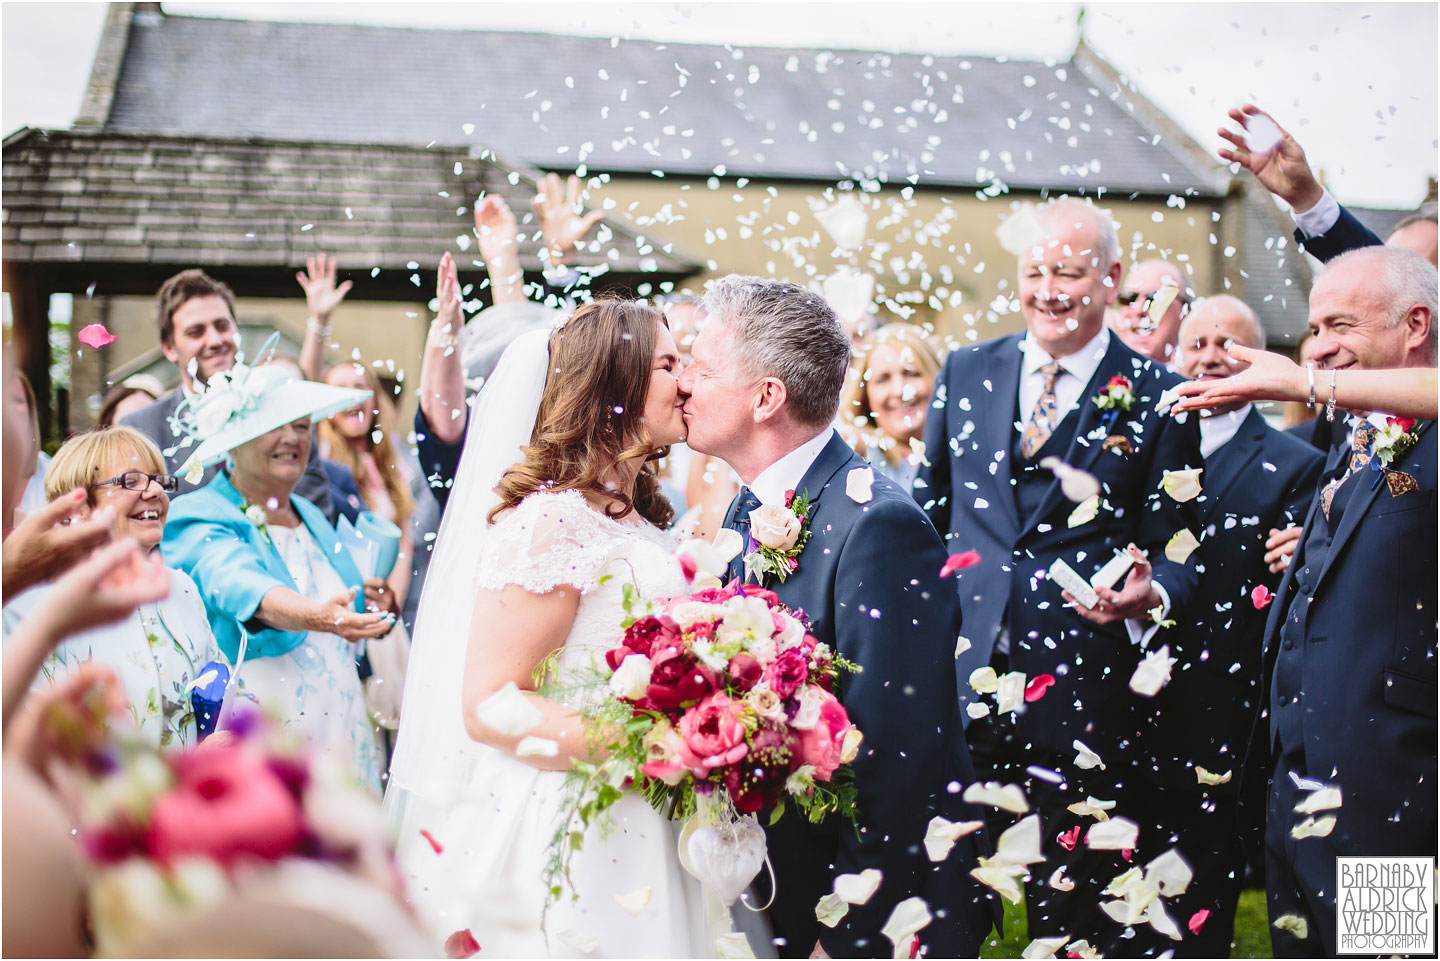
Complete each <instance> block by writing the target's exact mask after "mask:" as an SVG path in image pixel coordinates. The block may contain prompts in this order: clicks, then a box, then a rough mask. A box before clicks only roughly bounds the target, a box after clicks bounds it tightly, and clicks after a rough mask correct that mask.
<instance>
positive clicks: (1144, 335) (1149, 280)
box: [1105, 259, 1195, 364]
mask: <svg viewBox="0 0 1440 961" xmlns="http://www.w3.org/2000/svg"><path fill="white" fill-rule="evenodd" d="M1172 290H1173V291H1174V293H1173V294H1172V293H1171V291H1172ZM1162 297H1169V298H1170V303H1169V304H1168V305H1167V306H1166V307H1165V310H1164V311H1162V312H1161V313H1160V316H1158V317H1156V316H1153V313H1154V311H1153V308H1154V306H1155V304H1156V303H1157V301H1159V300H1160V298H1162ZM1194 299H1195V288H1194V287H1192V286H1191V284H1190V278H1189V277H1188V276H1186V274H1185V270H1184V268H1182V267H1180V266H1179V265H1178V264H1172V263H1170V261H1168V260H1159V259H1153V260H1142V261H1141V262H1140V263H1138V264H1136V265H1135V266H1134V267H1132V268H1130V273H1129V274H1127V275H1126V277H1125V283H1124V284H1123V285H1121V287H1120V295H1119V296H1118V297H1117V298H1116V299H1115V303H1116V305H1115V307H1114V308H1113V309H1112V310H1108V311H1106V313H1105V322H1106V323H1107V324H1108V325H1109V327H1110V329H1111V330H1113V331H1114V332H1115V333H1116V334H1118V335H1119V337H1120V339H1121V340H1123V341H1124V342H1125V343H1126V345H1127V346H1129V347H1130V349H1131V350H1133V351H1135V352H1136V353H1138V354H1143V355H1145V356H1146V357H1149V358H1150V359H1151V360H1153V361H1156V362H1157V363H1161V364H1169V363H1170V362H1171V360H1172V359H1173V358H1174V356H1175V344H1176V343H1177V342H1178V340H1179V339H1180V321H1181V320H1182V319H1184V317H1185V313H1186V311H1188V310H1189V309H1190V303H1191V302H1192V301H1193V300H1194Z"/></svg>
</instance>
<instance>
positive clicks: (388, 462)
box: [316, 363, 415, 607]
mask: <svg viewBox="0 0 1440 961" xmlns="http://www.w3.org/2000/svg"><path fill="white" fill-rule="evenodd" d="M325 383H327V384H329V385H330V386H332V387H344V388H346V389H349V390H357V391H369V392H370V397H369V399H368V400H366V401H363V402H361V403H359V404H356V405H355V406H354V407H351V408H349V409H347V410H342V411H340V412H339V413H338V414H332V415H331V416H330V417H327V418H326V419H325V420H322V421H321V422H320V425H319V427H317V428H316V431H317V433H318V434H319V435H320V444H321V447H322V449H323V453H324V456H325V458H326V459H327V460H329V461H331V462H333V463H336V464H338V465H340V466H341V467H343V468H345V469H346V470H347V471H349V473H350V474H351V475H352V476H353V477H354V478H355V484H356V486H357V488H358V490H359V495H360V501H361V506H362V508H363V509H364V510H368V511H373V512H374V513H375V514H376V515H378V516H380V517H383V518H384V519H385V520H387V521H389V522H390V523H392V524H394V525H395V526H396V527H399V528H400V556H399V558H398V559H397V560H396V562H395V569H394V570H393V571H391V572H390V576H389V577H387V578H386V583H387V585H388V589H389V590H390V591H392V592H394V595H395V599H396V601H395V602H396V604H397V605H398V606H399V607H404V605H405V599H406V597H407V596H408V595H409V592H410V578H411V557H412V556H413V555H414V553H415V535H414V531H413V530H412V529H411V526H410V521H411V518H412V516H413V515H414V513H415V499H414V497H413V496H411V493H410V477H409V476H408V475H409V474H410V471H409V470H408V469H407V468H408V465H407V464H405V463H403V462H402V460H401V455H400V451H399V448H397V446H396V444H395V442H394V439H393V438H394V436H395V428H394V410H395V408H394V406H393V405H391V404H390V399H389V398H388V397H386V396H385V392H384V389H383V388H382V387H381V385H380V378H379V377H377V376H376V375H375V371H374V370H373V369H372V368H368V367H365V366H363V365H361V364H357V363H345V364H336V365H335V366H334V367H331V368H330V369H329V370H328V371H326V373H325Z"/></svg>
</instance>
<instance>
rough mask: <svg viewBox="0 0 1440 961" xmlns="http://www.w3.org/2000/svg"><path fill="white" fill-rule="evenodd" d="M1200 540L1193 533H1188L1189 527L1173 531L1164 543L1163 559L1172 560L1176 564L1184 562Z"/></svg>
mask: <svg viewBox="0 0 1440 961" xmlns="http://www.w3.org/2000/svg"><path fill="white" fill-rule="evenodd" d="M1199 546H1200V542H1199V541H1197V540H1196V539H1195V535H1194V534H1192V533H1190V528H1188V527H1185V528H1181V529H1180V530H1178V531H1176V532H1175V535H1174V536H1173V537H1171V538H1170V540H1169V541H1168V542H1167V543H1166V544H1165V559H1166V560H1169V561H1174V562H1175V563H1176V564H1184V563H1185V562H1186V561H1187V560H1189V559H1190V555H1191V554H1193V553H1195V548H1197V547H1199Z"/></svg>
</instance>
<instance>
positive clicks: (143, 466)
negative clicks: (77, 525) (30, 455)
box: [45, 427, 165, 507]
mask: <svg viewBox="0 0 1440 961" xmlns="http://www.w3.org/2000/svg"><path fill="white" fill-rule="evenodd" d="M112 464H114V465H126V464H128V465H129V466H119V467H117V468H115V473H114V474H110V473H106V472H107V471H109V470H111V468H110V467H109V466H107V465H112ZM127 470H139V471H144V472H145V473H147V474H163V473H165V458H164V457H162V456H161V455H160V448H158V447H156V446H155V442H154V441H152V440H151V439H150V438H148V437H146V436H145V435H144V434H142V433H140V432H139V431H138V430H136V429H135V428H133V427H97V428H96V429H95V430H92V431H87V432H86V433H84V434H76V435H75V436H74V437H72V438H70V439H69V440H67V441H66V442H65V443H63V444H61V445H60V449H59V450H57V451H56V452H55V456H54V457H53V458H51V460H50V466H49V468H47V469H46V471H45V499H46V500H47V501H53V500H54V499H55V498H57V497H60V496H61V495H63V494H68V493H70V492H71V491H73V490H74V489H75V488H77V487H83V488H85V499H86V500H87V501H88V502H89V504H90V506H91V507H94V506H95V489H94V488H93V487H92V486H91V485H92V484H94V483H95V482H96V481H102V480H109V479H110V478H111V477H114V476H116V475H118V474H120V473H123V472H124V471H127Z"/></svg>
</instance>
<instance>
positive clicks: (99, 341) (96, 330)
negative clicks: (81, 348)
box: [75, 324, 115, 350]
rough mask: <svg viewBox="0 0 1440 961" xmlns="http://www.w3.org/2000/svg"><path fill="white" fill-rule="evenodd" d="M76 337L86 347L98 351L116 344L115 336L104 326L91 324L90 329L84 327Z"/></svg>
mask: <svg viewBox="0 0 1440 961" xmlns="http://www.w3.org/2000/svg"><path fill="white" fill-rule="evenodd" d="M75 337H76V339H77V340H79V341H80V343H82V344H84V345H85V346H86V347H94V348H95V349H96V350H99V349H100V348H101V347H104V346H105V345H106V344H113V343H114V342H115V335H114V334H112V333H110V331H108V330H106V329H105V325H104V324H91V325H90V326H89V327H83V328H81V330H80V333H78V334H76V335H75Z"/></svg>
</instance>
